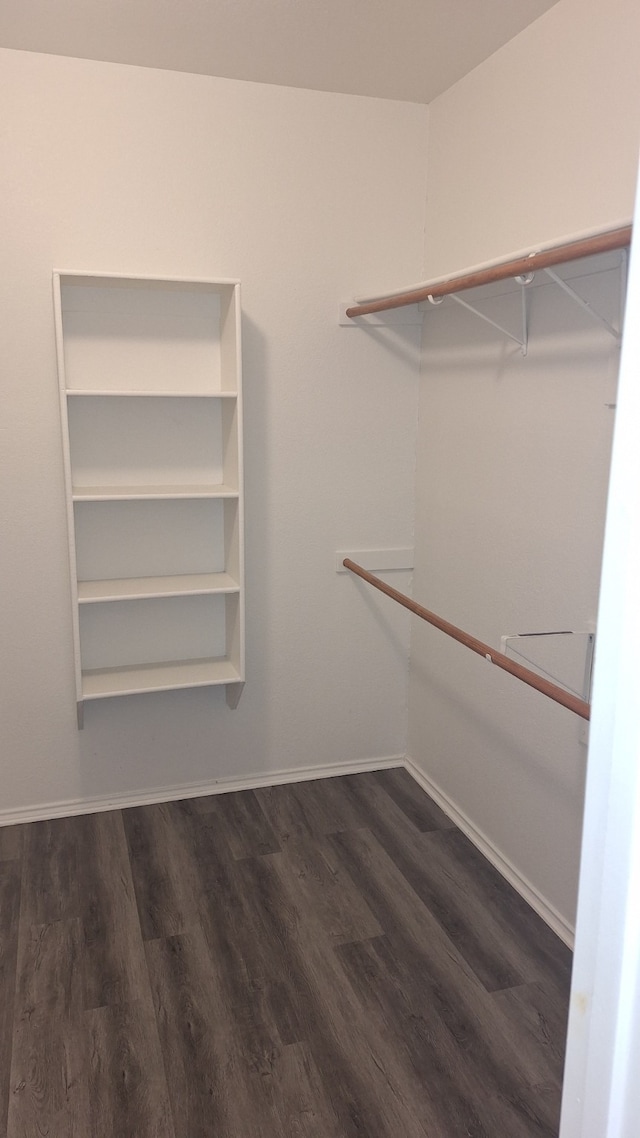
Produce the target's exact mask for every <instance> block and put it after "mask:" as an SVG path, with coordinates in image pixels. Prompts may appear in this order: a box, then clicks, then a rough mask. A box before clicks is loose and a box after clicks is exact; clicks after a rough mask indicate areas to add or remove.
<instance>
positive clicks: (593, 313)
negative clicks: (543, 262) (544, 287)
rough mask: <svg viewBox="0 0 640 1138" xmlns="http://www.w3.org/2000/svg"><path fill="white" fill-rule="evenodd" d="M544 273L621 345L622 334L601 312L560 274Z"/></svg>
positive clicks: (548, 270) (545, 270)
mask: <svg viewBox="0 0 640 1138" xmlns="http://www.w3.org/2000/svg"><path fill="white" fill-rule="evenodd" d="M542 271H543V272H544V273H546V274H547V276H548V277H550V278H551V280H552V281H553V282H554V284H557V285H559V286H560V288H561V289H563V291H564V292H566V294H567V296H570V297H571V299H572V300H574V301H575V303H576V304H578V305H579V306H580V308H582V309H583V310H584V311H585V312H586V313H588V315H589V316H591V318H592V319H593V320H597V322H598V323H599V324H602V326H603V328H606V330H607V332H608V333H609V335H610V336H613V338H614V340H616V342H617V343H618V344H619V343H620V340H621V338H622V336H621V333H620V332H618V331H617V329H616V328H614V327H613V325H612V324H610V323H609V321H608V320H605V318H604V316H601V315H600V313H599V312H596V310H595V309H594V308H592V306H591V305H590V304H589V301H588V300H585V299H584V298H583V297H582V296H579V295H578V293H577V292H576V291H575V290H574V289H572V288H571V286H570V285H568V284H567V282H566V281H563V279H562V277H559V276H558V274H557V273H555V272H554V271H553V269H543V270H542Z"/></svg>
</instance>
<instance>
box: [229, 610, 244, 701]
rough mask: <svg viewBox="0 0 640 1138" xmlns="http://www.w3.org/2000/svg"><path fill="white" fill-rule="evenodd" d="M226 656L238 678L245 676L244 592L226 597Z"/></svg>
mask: <svg viewBox="0 0 640 1138" xmlns="http://www.w3.org/2000/svg"><path fill="white" fill-rule="evenodd" d="M226 632H227V657H228V658H229V660H230V661H231V662H232V664H233V666H234V668H236V670H237V672H238V677H239V679H240V680H244V678H245V658H244V657H245V649H244V594H243V592H240V593H237V594H230V595H229V596H227V597H226Z"/></svg>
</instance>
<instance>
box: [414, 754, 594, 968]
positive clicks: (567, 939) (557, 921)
mask: <svg viewBox="0 0 640 1138" xmlns="http://www.w3.org/2000/svg"><path fill="white" fill-rule="evenodd" d="M403 765H404V766H405V768H406V769H407V770H408V772H409V774H410V775H411V777H412V778H414V779H415V780H416V782H417V783H418V784H419V785H420V786H421V787H422V789H423V790H424V791H426V793H427V794H428V795H429V797H430V798H433V800H434V802H436V803H437V805H438V806H439V807H440V809H441V810H443V811H444V813H445V814H446V815H447V817H449V818H451V821H452V822H455V824H456V826H458V828H459V829H460V830H462V832H463V834H466V836H467V837H468V838H469V840H470V841H471V842H473V844H474V846H476V848H477V849H479V850H480V853H482V854H484V856H485V857H486V859H487V861H490V862H491V864H492V865H493V866H495V868H496V869H497V870H498V873H501V874H502V876H503V877H504V878H505V879H506V880H507V881H508V882H509V884H510V885H513V887H514V889H515V890H516V891H517V892H518V893H519V894H520V896H521V897H524V899H525V901H526V902H527V903H528V904H529V905H531V908H532V909H535V911H536V913H537V914H538V916H540V917H542V920H543V921H545V922H546V924H548V925H549V927H550V928H551V929H553V931H554V933H556V934H557V936H559V937H560V940H562V941H564V943H565V944H566V945H568V947H569V948H573V943H574V938H575V930H574V929H573V927H572V926H571V925H570V924H569V922H568V921H566V920H565V918H564V917H563V916H562V915H561V914H560V913H559V912H558V910H557V909H556V908H554V906H553V905H551V904H550V903H549V901H547V900H546V898H545V897H543V896H542V894H541V893H540V892H539V891H538V890H537V889H536V888H535V886H534V885H532V884H531V882H530V881H527V879H526V877H523V876H522V874H521V873H520V872H519V871H518V870H517V869H516V867H515V866H514V865H513V863H512V862H511V861H509V859H508V858H507V857H505V856H504V854H502V853H500V850H499V849H497V848H496V846H494V844H493V842H492V841H491V840H490V839H489V838H488V837H487V836H486V834H483V833H482V831H481V830H479V829H478V828H477V827H476V826H475V825H474V823H473V822H472V821H471V819H470V818H468V817H467V815H466V814H465V813H464V812H463V811H462V810H460V809H459V808H458V807H457V806H456V804H455V802H453V801H452V800H451V799H450V798H449V796H448V795H447V794H445V793H444V791H442V790H441V789H440V787H439V786H437V785H436V784H435V783H434V782H432V781H431V779H430V778H429V776H428V775H426V774H425V773H424V771H421V770H420V768H419V767H418V766H416V764H415V763H414V762H413V760H412V759H410V758H409V757H407V758H406V759H405V761H404V764H403Z"/></svg>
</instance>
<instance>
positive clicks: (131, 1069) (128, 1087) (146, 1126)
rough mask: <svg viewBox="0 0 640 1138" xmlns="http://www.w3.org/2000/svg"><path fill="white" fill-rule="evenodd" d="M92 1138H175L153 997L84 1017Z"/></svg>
mask: <svg viewBox="0 0 640 1138" xmlns="http://www.w3.org/2000/svg"><path fill="white" fill-rule="evenodd" d="M82 1028H83V1033H82V1036H81V1037H80V1038H81V1039H82V1042H83V1043H84V1054H85V1056H86V1076H85V1077H86V1086H87V1098H88V1104H89V1108H88V1114H87V1128H86V1131H85V1135H91V1138H115V1136H116V1135H117V1136H118V1138H120V1136H122V1138H175V1135H174V1128H173V1120H172V1116H171V1106H170V1102H169V1096H168V1092H167V1085H166V1079H165V1072H164V1065H163V1062H162V1057H161V1053H160V1047H159V1041H158V1035H157V1029H156V1023H155V1019H154V1015H153V1008H152V1004H151V1000H150V999H146V998H142V999H140V1000H137V1001H135V1002H133V1003H130V1004H120V1005H117V1006H115V1005H114V1006H111V1007H100V1008H94V1009H92V1010H90V1011H88V1012H85V1013H84V1014H83V1022H82Z"/></svg>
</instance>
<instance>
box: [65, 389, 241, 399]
mask: <svg viewBox="0 0 640 1138" xmlns="http://www.w3.org/2000/svg"><path fill="white" fill-rule="evenodd" d="M67 396H70V397H71V398H73V397H74V396H78V397H79V398H82V399H91V398H93V397H99V398H101V399H104V398H107V399H237V398H238V393H237V391H162V390H157V391H156V390H155V389H152V390H149V391H123V390H121V389H113V390H111V389H106V388H104V389H103V388H100V389H97V388H96V390H93V389H92V388H87V389H85V390H81V389H80V388H70V387H68V388H67Z"/></svg>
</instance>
